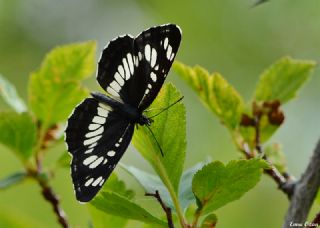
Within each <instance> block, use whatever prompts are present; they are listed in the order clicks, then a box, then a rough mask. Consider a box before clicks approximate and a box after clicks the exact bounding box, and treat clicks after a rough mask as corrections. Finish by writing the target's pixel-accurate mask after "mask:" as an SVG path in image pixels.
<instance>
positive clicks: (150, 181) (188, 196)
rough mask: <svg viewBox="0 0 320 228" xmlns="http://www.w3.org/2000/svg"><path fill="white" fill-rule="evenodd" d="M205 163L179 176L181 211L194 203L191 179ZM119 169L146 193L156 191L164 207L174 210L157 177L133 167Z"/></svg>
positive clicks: (167, 193)
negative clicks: (134, 180)
mask: <svg viewBox="0 0 320 228" xmlns="http://www.w3.org/2000/svg"><path fill="white" fill-rule="evenodd" d="M206 163H207V162H203V163H198V164H196V165H195V166H193V167H191V168H190V169H187V170H186V171H184V172H183V174H182V176H181V181H180V186H179V202H180V205H181V208H182V209H183V210H186V209H187V207H188V206H189V205H190V204H191V203H194V202H195V198H194V195H193V192H192V178H193V175H194V174H195V173H196V172H197V171H198V170H199V169H201V168H202V167H203V166H204V165H205V164H206ZM121 167H123V168H124V169H125V170H126V171H127V172H128V173H130V174H131V175H132V176H133V177H134V178H135V179H136V180H137V181H138V182H139V183H140V184H141V186H142V187H143V188H144V190H145V191H146V192H148V193H154V192H156V191H159V193H160V196H161V199H162V200H163V201H164V202H165V204H166V206H168V207H170V208H172V209H174V207H173V204H172V200H171V198H170V193H169V192H168V190H167V188H166V187H165V186H164V184H163V183H162V181H161V180H160V178H159V177H157V176H155V175H152V174H150V173H147V172H145V171H143V170H141V169H138V168H136V167H133V166H127V165H125V164H121Z"/></svg>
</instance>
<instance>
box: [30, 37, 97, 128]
mask: <svg viewBox="0 0 320 228" xmlns="http://www.w3.org/2000/svg"><path fill="white" fill-rule="evenodd" d="M95 49H96V44H95V42H86V43H79V44H71V45H66V46H62V47H57V48H55V49H53V50H52V51H51V52H50V53H49V54H48V55H47V57H46V58H45V60H44V61H43V63H42V65H41V68H40V69H39V70H38V71H37V72H35V73H32V74H31V79H30V82H29V102H30V107H31V109H32V111H33V112H34V114H35V115H36V116H37V118H38V119H39V120H41V121H42V122H43V123H45V125H46V127H47V126H50V125H52V124H55V123H57V122H60V121H64V120H65V119H66V118H67V117H68V115H70V113H71V110H72V109H73V108H74V106H75V105H76V104H78V103H79V102H80V101H81V100H82V99H83V98H84V97H85V96H87V94H88V92H87V91H86V90H85V89H83V88H82V87H81V86H80V80H83V79H85V78H87V77H89V76H90V75H91V74H92V73H93V71H94V68H95V67H94V66H95V64H94V63H95V58H94V55H95Z"/></svg>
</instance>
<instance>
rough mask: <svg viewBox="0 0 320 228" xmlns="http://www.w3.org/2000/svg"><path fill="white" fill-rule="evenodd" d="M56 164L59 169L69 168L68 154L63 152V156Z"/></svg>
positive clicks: (69, 158) (69, 159)
mask: <svg viewBox="0 0 320 228" xmlns="http://www.w3.org/2000/svg"><path fill="white" fill-rule="evenodd" d="M56 164H57V166H58V167H61V168H69V167H70V164H71V156H70V154H68V152H67V151H65V152H63V154H62V155H61V156H60V157H59V158H58V160H57V162H56Z"/></svg>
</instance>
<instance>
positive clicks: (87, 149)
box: [66, 98, 133, 202]
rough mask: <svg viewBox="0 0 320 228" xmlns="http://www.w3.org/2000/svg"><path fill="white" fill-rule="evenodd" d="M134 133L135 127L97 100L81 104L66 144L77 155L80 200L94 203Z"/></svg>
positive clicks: (70, 123) (72, 118)
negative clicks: (94, 198) (93, 200)
mask: <svg viewBox="0 0 320 228" xmlns="http://www.w3.org/2000/svg"><path fill="white" fill-rule="evenodd" d="M132 134H133V125H132V124H130V123H129V122H128V121H127V120H125V119H123V118H121V117H120V116H119V115H118V114H117V113H115V112H114V111H113V110H112V109H111V108H110V107H109V106H106V105H105V104H101V103H99V102H98V101H97V100H95V99H93V98H87V99H85V100H84V101H83V102H82V103H81V104H80V105H78V106H77V107H76V108H75V110H74V112H73V113H72V115H71V116H70V118H69V120H68V126H67V128H66V142H67V145H68V151H69V152H70V153H71V154H72V155H73V156H72V157H73V158H72V163H71V176H72V180H73V184H74V190H75V193H76V197H77V199H78V200H79V201H81V202H87V201H90V200H91V199H92V198H93V197H94V196H95V195H96V193H97V192H98V191H99V190H100V188H101V187H102V185H103V183H104V182H105V180H106V179H107V178H108V177H109V175H110V174H111V172H112V171H113V169H114V168H115V166H116V164H117V163H118V162H119V160H120V158H121V157H122V155H123V153H124V152H125V150H126V149H127V147H128V145H129V143H130V141H131V138H132Z"/></svg>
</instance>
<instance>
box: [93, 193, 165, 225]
mask: <svg viewBox="0 0 320 228" xmlns="http://www.w3.org/2000/svg"><path fill="white" fill-rule="evenodd" d="M91 204H92V205H93V206H94V207H96V208H97V209H99V210H101V211H103V212H105V213H107V214H111V215H116V216H120V217H123V218H127V219H133V220H139V221H142V222H145V223H154V224H159V225H163V226H164V227H166V222H164V221H162V220H160V219H158V218H156V217H155V216H153V215H152V214H150V213H149V212H148V211H146V210H145V209H144V208H142V207H140V206H139V205H138V204H136V203H134V202H133V201H131V200H129V199H128V198H125V197H123V196H121V195H119V194H117V193H115V192H107V191H105V192H102V193H101V194H99V195H98V196H97V197H95V198H94V199H93V201H92V202H91Z"/></svg>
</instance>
